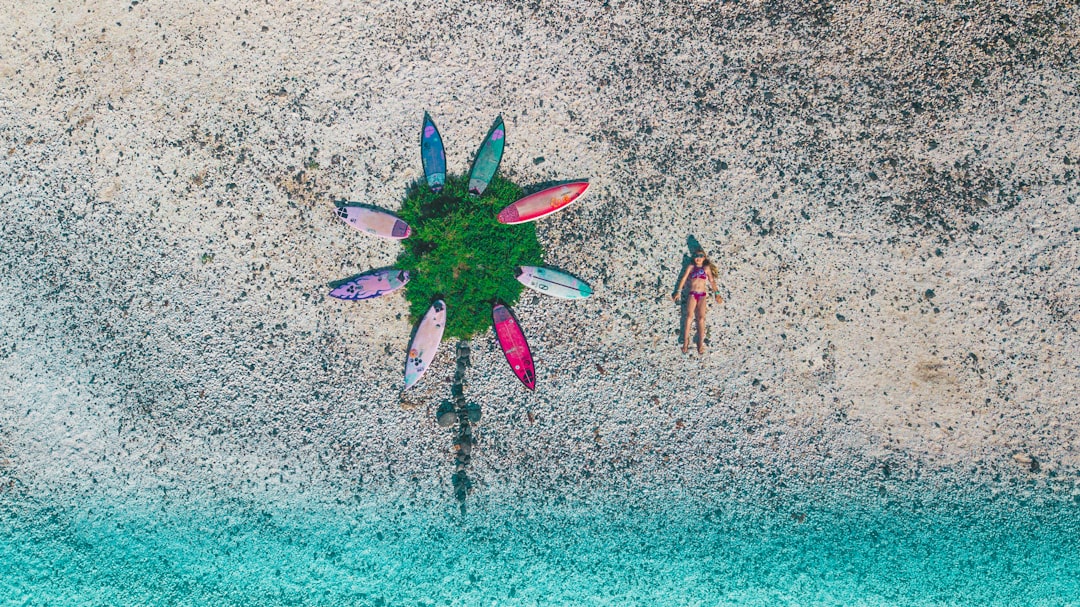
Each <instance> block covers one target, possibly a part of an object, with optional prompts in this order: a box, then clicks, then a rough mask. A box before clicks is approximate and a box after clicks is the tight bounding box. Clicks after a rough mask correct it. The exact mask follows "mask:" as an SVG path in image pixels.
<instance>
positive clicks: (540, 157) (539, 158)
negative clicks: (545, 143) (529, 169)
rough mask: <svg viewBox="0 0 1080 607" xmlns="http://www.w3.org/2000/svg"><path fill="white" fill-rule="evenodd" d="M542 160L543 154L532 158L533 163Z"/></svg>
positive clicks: (538, 162)
mask: <svg viewBox="0 0 1080 607" xmlns="http://www.w3.org/2000/svg"><path fill="white" fill-rule="evenodd" d="M543 161H544V157H543V156H537V157H536V158H533V164H540V163H541V162H543Z"/></svg>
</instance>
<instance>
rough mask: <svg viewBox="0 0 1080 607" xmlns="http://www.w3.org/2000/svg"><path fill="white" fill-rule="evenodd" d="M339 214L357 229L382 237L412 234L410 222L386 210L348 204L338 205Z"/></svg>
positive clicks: (393, 238)
mask: <svg viewBox="0 0 1080 607" xmlns="http://www.w3.org/2000/svg"><path fill="white" fill-rule="evenodd" d="M337 214H338V217H340V218H341V220H342V221H344V222H345V223H347V224H349V225H351V226H352V227H354V228H356V229H357V230H360V231H361V232H366V233H368V234H372V235H374V236H378V237H380V238H389V239H391V240H401V239H403V238H408V237H409V234H412V228H410V227H409V224H407V223H405V222H404V221H402V220H401V219H398V217H397V216H396V215H394V214H392V213H387V212H386V211H380V210H377V209H370V208H368V207H358V206H348V205H346V206H341V207H338V209H337Z"/></svg>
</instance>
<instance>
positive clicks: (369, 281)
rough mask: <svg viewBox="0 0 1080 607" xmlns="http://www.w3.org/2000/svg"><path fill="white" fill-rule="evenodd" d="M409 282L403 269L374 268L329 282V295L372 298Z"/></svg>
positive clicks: (341, 297) (352, 298)
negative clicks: (371, 270) (370, 270)
mask: <svg viewBox="0 0 1080 607" xmlns="http://www.w3.org/2000/svg"><path fill="white" fill-rule="evenodd" d="M407 282H409V273H408V272H406V271H405V270H394V269H385V270H375V271H373V272H367V273H365V274H357V275H356V276H350V277H349V278H345V279H343V280H339V281H336V282H332V283H330V287H331V288H332V290H331V291H330V297H336V298H338V299H351V300H354V301H355V300H360V299H372V298H374V297H379V296H380V295H386V294H387V293H393V292H394V291H397V290H398V289H400V288H401V287H403V286H405V283H407Z"/></svg>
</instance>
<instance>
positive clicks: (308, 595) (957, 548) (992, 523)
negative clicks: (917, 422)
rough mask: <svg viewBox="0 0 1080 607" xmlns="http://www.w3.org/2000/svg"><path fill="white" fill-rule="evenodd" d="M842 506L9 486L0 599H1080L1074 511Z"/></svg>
mask: <svg viewBox="0 0 1080 607" xmlns="http://www.w3.org/2000/svg"><path fill="white" fill-rule="evenodd" d="M448 501H449V500H448ZM834 501H835V505H833V506H829V507H822V506H817V507H804V508H803V509H801V510H798V511H795V510H792V509H791V508H789V507H787V506H782V505H781V506H778V505H776V504H773V505H772V506H769V507H764V506H762V505H760V502H759V501H755V500H739V499H735V498H732V499H730V500H729V501H724V502H717V503H714V504H711V505H709V507H707V508H705V507H700V506H697V505H693V504H672V503H667V504H665V505H664V506H663V507H662V511H661V509H659V508H651V507H645V508H641V509H634V508H629V507H626V506H624V505H619V502H618V500H617V499H609V500H596V501H595V502H594V504H593V505H588V504H584V503H583V504H577V505H572V504H565V503H564V504H562V505H560V506H556V507H546V508H525V507H522V506H518V507H515V508H514V509H511V508H508V507H506V506H496V505H487V506H485V505H483V504H477V505H475V506H474V507H473V508H472V509H471V511H470V512H469V513H468V514H467V515H465V516H462V515H461V514H459V513H458V512H457V511H456V508H454V507H453V506H450V505H447V506H446V507H445V508H443V507H442V506H439V505H435V506H431V505H429V506H414V505H411V504H412V502H409V501H406V500H399V501H397V502H394V501H385V502H384V503H383V504H382V505H381V506H379V507H376V506H374V505H356V504H351V505H343V506H333V507H329V506H319V507H295V506H293V507H284V506H277V505H275V504H257V505H253V504H244V503H241V502H222V503H218V504H202V505H200V506H198V507H192V506H182V505H178V504H172V505H170V504H166V503H157V504H155V503H145V502H139V505H137V506H136V505H134V503H132V504H125V503H123V502H122V501H115V500H114V501H112V502H105V501H101V500H98V501H96V502H95V503H93V504H89V503H84V504H81V505H80V504H77V503H72V504H70V505H68V506H65V507H60V506H57V505H50V504H48V503H45V502H42V501H40V500H21V499H15V498H12V497H8V498H6V501H4V502H2V503H3V519H2V523H3V524H2V525H0V604H3V605H208V604H214V605H346V604H348V605H362V606H363V605H373V606H374V605H409V606H414V605H787V604H790V605H1078V604H1080V581H1078V580H1080V523H1078V521H1080V507H1077V506H1076V504H1075V503H1074V502H1071V501H1070V502H1058V503H1055V502H1043V503H1040V504H1037V505H1036V504H1034V503H1032V502H1019V501H1018V500H998V501H996V502H984V503H982V504H979V503H978V502H977V501H964V502H955V501H954V502H953V503H948V504H946V503H937V504H933V505H919V504H916V503H912V502H905V503H903V504H897V503H895V502H892V505H888V504H886V503H882V504H878V505H871V506H867V505H865V504H863V505H856V504H860V503H861V502H860V501H859V500H857V499H856V500H841V499H837V500H834ZM845 502H846V505H845ZM804 503H805V502H804ZM1018 504H1020V505H1018ZM800 515H805V518H801V516H800ZM799 520H802V522H801V523H800V522H799Z"/></svg>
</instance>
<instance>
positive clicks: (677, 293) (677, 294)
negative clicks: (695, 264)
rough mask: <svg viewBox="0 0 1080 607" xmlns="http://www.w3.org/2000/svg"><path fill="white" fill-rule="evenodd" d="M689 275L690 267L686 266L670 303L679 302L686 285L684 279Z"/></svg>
mask: <svg viewBox="0 0 1080 607" xmlns="http://www.w3.org/2000/svg"><path fill="white" fill-rule="evenodd" d="M689 275H690V266H686V269H685V270H683V273H682V278H680V279H679V286H678V287H677V288H676V289H675V292H674V293H672V294H671V300H672V301H679V299H681V298H682V290H683V286H685V285H686V277H687V276H689Z"/></svg>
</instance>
